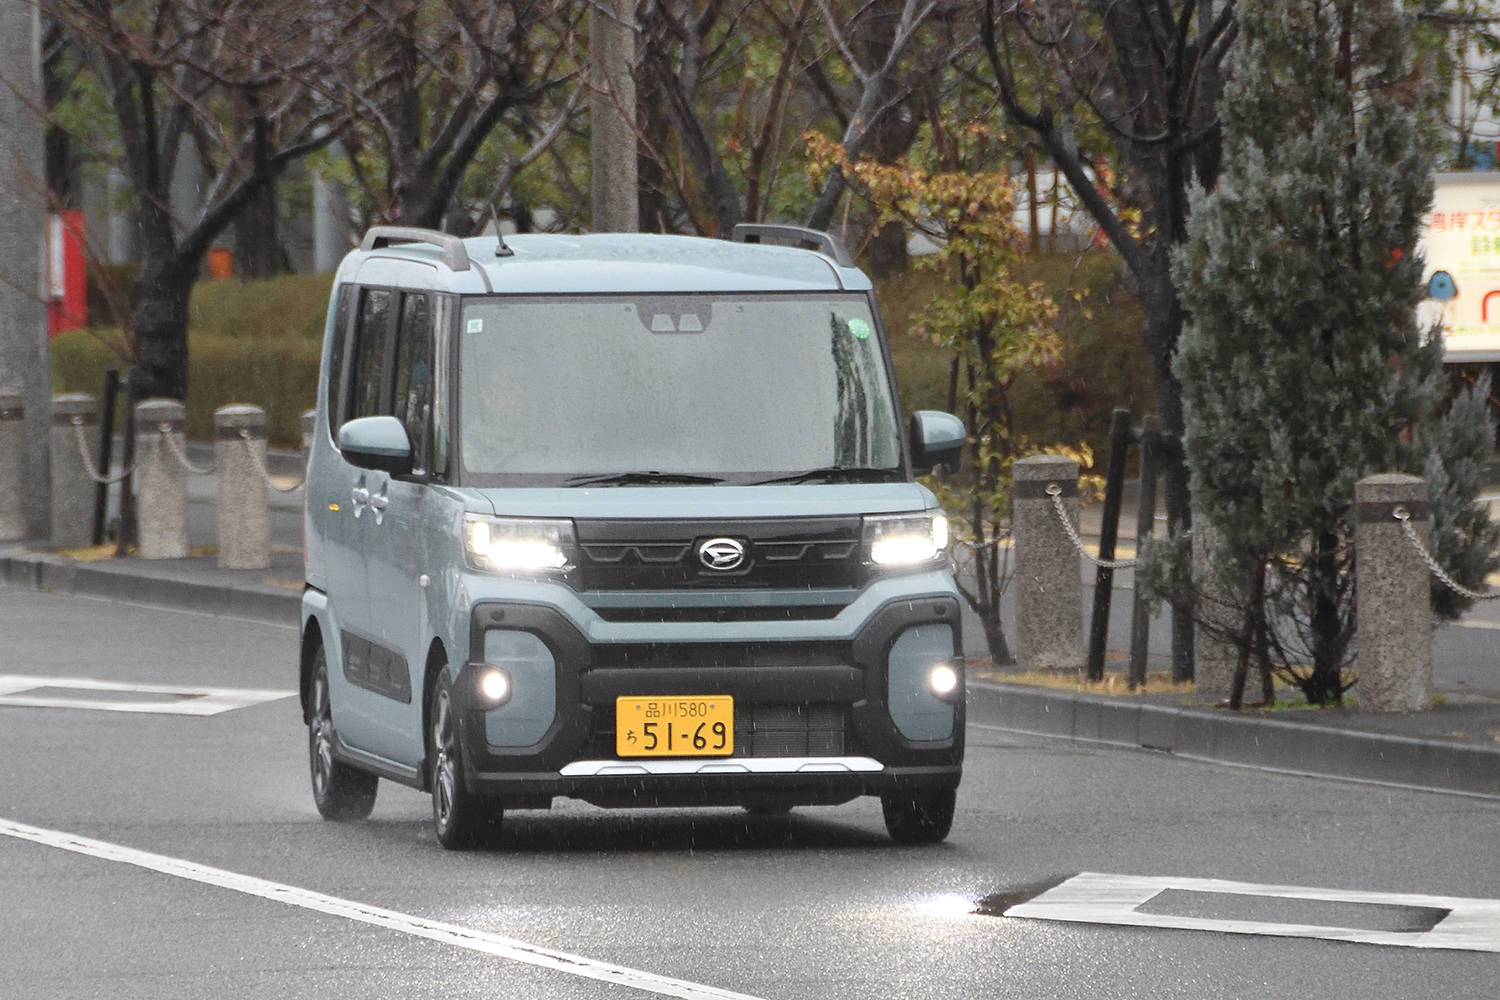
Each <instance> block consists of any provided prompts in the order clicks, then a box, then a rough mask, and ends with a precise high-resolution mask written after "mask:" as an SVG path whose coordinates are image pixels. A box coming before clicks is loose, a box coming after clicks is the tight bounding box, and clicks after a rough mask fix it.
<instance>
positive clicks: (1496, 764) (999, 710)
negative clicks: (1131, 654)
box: [968, 681, 1500, 798]
mask: <svg viewBox="0 0 1500 1000" xmlns="http://www.w3.org/2000/svg"><path fill="white" fill-rule="evenodd" d="M968 688H969V698H970V721H971V722H972V721H974V716H975V715H977V714H979V713H980V712H983V714H984V716H985V717H986V719H987V720H990V721H991V722H992V724H993V725H996V726H998V727H999V728H1001V729H1007V730H1012V731H1014V732H1020V733H1027V734H1030V735H1036V736H1053V737H1061V738H1063V739H1070V740H1075V741H1077V742H1080V743H1094V744H1103V745H1106V746H1115V747H1129V748H1132V749H1144V750H1157V751H1164V752H1167V753H1172V754H1176V755H1178V756H1181V757H1187V758H1191V759H1194V760H1205V761H1212V762H1214V763H1220V764H1232V765H1239V766H1249V767H1259V768H1266V769H1269V770H1274V771H1283V772H1286V773H1289V774H1300V775H1311V776H1316V777H1327V778H1346V779H1353V780H1355V781H1363V782H1372V783H1375V784H1381V785H1393V786H1398V787H1404V788H1419V789H1424V790H1429V791H1431V790H1440V791H1447V792H1461V793H1464V794H1468V795H1482V796H1486V797H1493V798H1500V745H1497V746H1495V747H1494V748H1493V749H1491V748H1490V747H1487V746H1482V745H1474V744H1468V743H1458V742H1454V741H1451V740H1424V739H1413V738H1412V737H1409V736H1398V735H1394V734H1390V733H1372V732H1366V731H1362V730H1354V729H1340V728H1333V727H1327V726H1323V725H1312V724H1307V723H1296V722H1285V721H1282V720H1280V719H1266V718H1257V717H1255V716H1246V715H1239V714H1232V713H1228V712H1221V711H1216V710H1213V709H1195V708H1182V707H1178V706H1172V705H1157V704H1152V703H1149V702H1142V701H1136V700H1130V701H1121V700H1117V699H1114V698H1107V697H1103V696H1100V695H1087V694H1070V693H1068V692H1065V691H1051V690H1048V689H1046V688H1036V687H1030V686H1027V685H1022V684H1004V683H993V682H987V681H970V682H969V685H968Z"/></svg>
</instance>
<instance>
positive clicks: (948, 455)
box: [911, 410, 969, 474]
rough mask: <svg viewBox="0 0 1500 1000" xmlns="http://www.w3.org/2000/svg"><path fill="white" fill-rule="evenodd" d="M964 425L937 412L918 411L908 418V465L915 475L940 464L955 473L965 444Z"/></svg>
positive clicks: (946, 414)
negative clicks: (909, 443)
mask: <svg viewBox="0 0 1500 1000" xmlns="http://www.w3.org/2000/svg"><path fill="white" fill-rule="evenodd" d="M968 438H969V435H968V432H967V431H966V430H965V428H964V422H963V421H962V420H960V419H958V418H957V417H955V416H954V415H953V414H951V413H944V412H942V411H941V410H918V411H917V412H916V413H913V414H912V415H911V465H912V468H913V469H915V470H916V471H917V472H918V474H922V473H926V472H927V471H929V470H930V469H932V468H934V467H936V466H939V465H941V466H942V467H943V468H944V469H946V470H947V471H949V472H957V471H958V463H959V461H960V460H961V459H962V458H963V453H964V445H965V444H966V443H967V442H968Z"/></svg>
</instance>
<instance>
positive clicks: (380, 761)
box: [333, 740, 422, 789]
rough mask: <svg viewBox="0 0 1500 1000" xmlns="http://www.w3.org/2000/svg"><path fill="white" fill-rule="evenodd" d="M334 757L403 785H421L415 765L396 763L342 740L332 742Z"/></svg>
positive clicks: (418, 771) (418, 787) (419, 774)
mask: <svg viewBox="0 0 1500 1000" xmlns="http://www.w3.org/2000/svg"><path fill="white" fill-rule="evenodd" d="M333 747H334V754H333V755H334V757H336V758H337V759H338V760H339V761H341V762H343V763H345V764H348V765H350V766H351V767H357V768H359V769H360V770H361V771H369V772H370V773H371V774H376V775H379V776H380V777H382V778H386V779H388V780H390V781H399V782H400V783H401V784H403V785H411V786H412V787H413V788H417V789H420V788H421V787H422V773H421V771H420V770H418V769H417V768H415V767H408V766H407V765H406V764H398V763H396V762H395V761H393V760H386V759H385V758H384V757H377V756H375V755H374V754H372V753H365V751H363V750H356V749H354V748H353V747H351V746H349V745H348V744H347V743H345V742H344V741H343V740H336V741H335V742H334V744H333Z"/></svg>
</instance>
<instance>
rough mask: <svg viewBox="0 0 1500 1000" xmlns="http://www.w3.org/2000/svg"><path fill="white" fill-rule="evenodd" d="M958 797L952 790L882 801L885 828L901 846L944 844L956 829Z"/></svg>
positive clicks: (895, 796) (897, 795) (900, 795)
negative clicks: (954, 815) (955, 814)
mask: <svg viewBox="0 0 1500 1000" xmlns="http://www.w3.org/2000/svg"><path fill="white" fill-rule="evenodd" d="M957 801H958V794H957V792H955V791H954V790H953V789H951V788H943V789H939V790H938V791H932V792H905V793H901V792H897V793H893V794H889V795H882V796H881V797H880V808H881V811H882V812H883V813H885V828H886V830H887V832H889V833H890V835H891V839H892V840H894V841H895V842H896V843H898V844H940V843H942V842H943V840H944V839H946V838H947V836H948V830H949V829H950V828H952V826H953V809H954V805H955V804H956V802H957Z"/></svg>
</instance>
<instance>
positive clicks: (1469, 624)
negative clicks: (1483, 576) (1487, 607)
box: [1447, 580, 1500, 631]
mask: <svg viewBox="0 0 1500 1000" xmlns="http://www.w3.org/2000/svg"><path fill="white" fill-rule="evenodd" d="M1496 585H1500V580H1496V581H1492V582H1491V583H1490V586H1492V587H1493V586H1496ZM1447 624H1449V625H1452V626H1453V627H1454V628H1484V629H1492V630H1495V631H1500V622H1491V621H1485V620H1484V619H1483V618H1470V619H1468V620H1466V621H1461V622H1448V623H1447Z"/></svg>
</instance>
